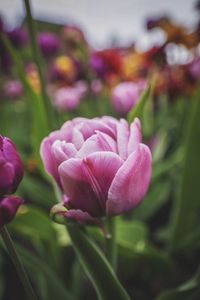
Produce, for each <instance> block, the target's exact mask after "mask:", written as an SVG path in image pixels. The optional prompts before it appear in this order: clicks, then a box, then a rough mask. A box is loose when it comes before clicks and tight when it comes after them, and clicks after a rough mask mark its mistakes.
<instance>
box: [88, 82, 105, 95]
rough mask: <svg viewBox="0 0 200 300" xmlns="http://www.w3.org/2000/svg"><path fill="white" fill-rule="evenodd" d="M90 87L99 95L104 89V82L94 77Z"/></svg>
mask: <svg viewBox="0 0 200 300" xmlns="http://www.w3.org/2000/svg"><path fill="white" fill-rule="evenodd" d="M90 88H91V91H92V93H93V94H95V95H98V94H100V92H101V91H102V89H103V84H102V82H101V80H99V79H94V80H93V81H92V82H91V85H90Z"/></svg>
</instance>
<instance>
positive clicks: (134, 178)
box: [106, 144, 152, 216]
mask: <svg viewBox="0 0 200 300" xmlns="http://www.w3.org/2000/svg"><path fill="white" fill-rule="evenodd" d="M151 160H152V159H151V152H150V150H149V148H148V147H147V146H146V145H144V144H140V145H138V147H137V149H136V150H135V151H134V152H133V153H132V154H131V155H130V156H129V157H128V159H127V160H126V161H125V163H124V164H123V165H122V167H121V168H120V169H119V170H118V172H117V174H116V176H115V178H114V180H113V182H112V184H111V186H110V189H109V191H108V201H107V203H106V212H107V215H109V216H113V215H118V214H121V213H124V212H126V211H128V210H130V209H132V208H134V207H135V206H136V205H138V204H139V202H140V201H141V200H142V198H143V197H144V195H145V193H146V192H147V189H148V186H149V183H150V178H151V171H152V167H151Z"/></svg>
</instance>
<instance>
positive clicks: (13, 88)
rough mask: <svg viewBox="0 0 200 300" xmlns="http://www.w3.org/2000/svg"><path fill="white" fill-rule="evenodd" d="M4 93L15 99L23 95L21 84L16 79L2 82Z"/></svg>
mask: <svg viewBox="0 0 200 300" xmlns="http://www.w3.org/2000/svg"><path fill="white" fill-rule="evenodd" d="M3 91H4V94H5V96H6V97H7V98H9V99H12V100H15V99H18V98H20V97H21V96H22V95H23V91H24V90H23V86H22V84H21V82H20V81H18V80H10V81H7V82H6V83H5V84H4V87H3Z"/></svg>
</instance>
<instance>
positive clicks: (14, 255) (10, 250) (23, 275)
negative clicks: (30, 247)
mask: <svg viewBox="0 0 200 300" xmlns="http://www.w3.org/2000/svg"><path fill="white" fill-rule="evenodd" d="M0 234H1V236H2V239H3V241H4V244H5V245H6V248H7V250H8V253H9V255H10V258H11V260H12V262H13V264H14V266H15V268H16V271H17V274H18V276H19V278H20V280H21V283H22V284H23V286H24V289H25V291H26V294H27V298H28V299H30V300H37V297H36V295H35V293H34V291H33V288H32V286H31V283H30V281H29V279H28V276H27V274H26V271H25V269H24V267H23V265H22V263H21V261H20V258H19V256H18V254H17V252H16V250H15V246H14V243H13V241H12V238H11V236H10V234H9V232H8V230H7V228H6V227H5V226H4V227H2V228H1V229H0Z"/></svg>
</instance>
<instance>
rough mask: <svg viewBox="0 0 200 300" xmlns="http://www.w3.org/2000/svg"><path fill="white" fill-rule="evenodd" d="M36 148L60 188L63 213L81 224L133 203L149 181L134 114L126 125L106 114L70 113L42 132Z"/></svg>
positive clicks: (148, 162) (147, 154) (148, 166)
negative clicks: (78, 115)
mask: <svg viewBox="0 0 200 300" xmlns="http://www.w3.org/2000/svg"><path fill="white" fill-rule="evenodd" d="M40 153H41V157H42V160H43V163H44V166H45V169H46V171H47V172H48V173H49V174H50V175H51V176H53V178H54V179H55V180H56V182H57V184H58V185H59V187H60V188H61V191H62V192H63V193H64V194H65V201H64V204H63V205H65V207H66V208H67V210H66V213H64V215H65V217H66V218H69V219H72V220H74V221H76V222H79V223H81V224H91V223H94V224H97V223H98V220H100V218H101V217H103V216H115V215H119V214H122V213H125V212H127V211H129V210H131V209H133V208H134V207H136V206H137V205H138V204H139V203H140V202H141V201H142V199H143V197H144V196H145V194H146V192H147V189H148V187H149V183H150V179H151V169H152V166H151V152H150V150H149V148H148V147H147V146H146V145H144V144H143V143H142V133H141V126H140V121H139V119H135V120H134V122H132V124H131V125H130V126H129V125H128V123H127V121H126V120H124V119H121V120H120V121H118V120H116V119H114V118H112V117H107V116H104V117H102V118H94V119H91V120H90V119H85V118H75V119H73V120H72V121H67V122H66V123H65V124H64V125H63V126H62V127H61V129H60V130H57V131H54V132H52V133H51V134H50V135H49V136H48V137H46V138H45V139H44V140H43V141H42V144H41V149H40ZM62 215H63V212H62Z"/></svg>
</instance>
